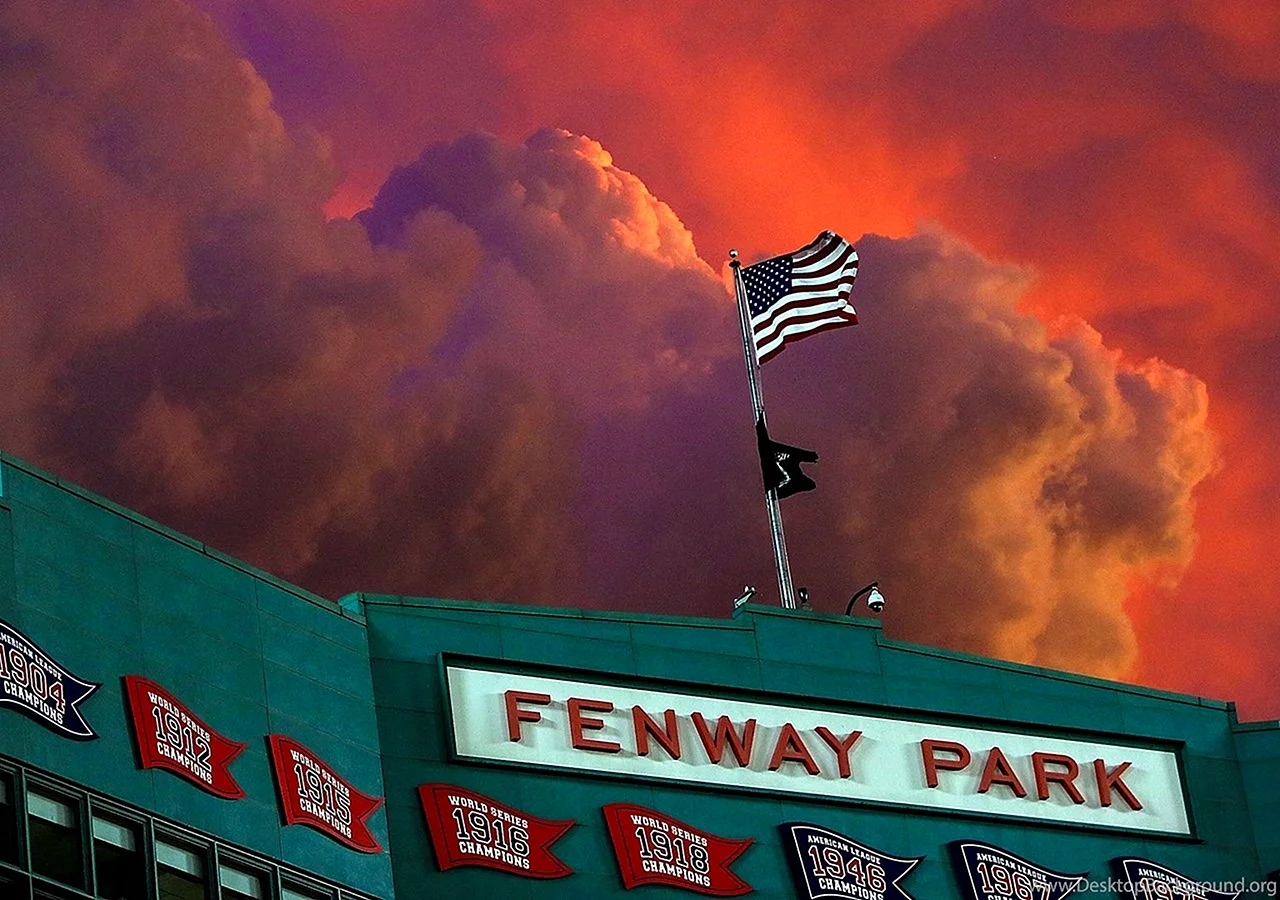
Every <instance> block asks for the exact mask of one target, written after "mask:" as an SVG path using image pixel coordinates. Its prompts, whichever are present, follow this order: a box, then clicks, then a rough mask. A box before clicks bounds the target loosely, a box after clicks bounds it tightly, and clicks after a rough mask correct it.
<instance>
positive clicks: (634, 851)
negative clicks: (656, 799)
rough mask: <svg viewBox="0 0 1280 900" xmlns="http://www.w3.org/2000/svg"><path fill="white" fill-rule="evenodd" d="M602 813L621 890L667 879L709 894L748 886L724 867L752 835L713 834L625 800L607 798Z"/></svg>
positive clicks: (738, 890) (743, 890) (726, 893)
mask: <svg viewBox="0 0 1280 900" xmlns="http://www.w3.org/2000/svg"><path fill="white" fill-rule="evenodd" d="M604 817H605V820H606V821H607V822H608V823H609V834H610V836H612V838H613V852H614V853H615V854H616V855H617V857H618V868H619V870H620V871H621V872H622V883H623V884H624V885H625V886H626V888H627V890H631V888H634V887H638V886H639V885H642V884H668V885H672V886H673V887H681V888H684V889H685V890H689V891H695V892H696V893H699V894H710V895H711V896H713V897H736V896H738V895H739V894H746V893H749V892H750V891H751V885H749V884H747V883H746V882H745V881H743V880H742V879H741V878H739V877H738V876H737V875H735V874H733V873H732V872H730V871H729V866H730V865H731V864H732V863H733V861H734V860H735V859H737V858H738V857H739V856H741V855H742V852H743V851H744V850H746V849H747V847H749V846H751V842H752V838H747V839H746V840H745V841H735V840H729V839H727V838H722V837H716V836H715V835H714V834H707V832H705V831H699V830H698V829H697V828H694V827H692V826H691V825H686V824H685V823H684V822H681V821H679V820H677V819H673V818H671V817H670V816H666V815H663V814H662V813H660V812H654V811H653V810H651V809H645V808H644V807H643V806H632V805H631V804H628V803H610V804H609V805H608V806H606V807H605V808H604Z"/></svg>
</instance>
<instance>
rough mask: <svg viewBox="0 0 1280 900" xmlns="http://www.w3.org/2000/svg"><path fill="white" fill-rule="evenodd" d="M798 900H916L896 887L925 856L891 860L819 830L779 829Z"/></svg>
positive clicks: (793, 826) (791, 826) (802, 827)
mask: <svg viewBox="0 0 1280 900" xmlns="http://www.w3.org/2000/svg"><path fill="white" fill-rule="evenodd" d="M778 828H779V829H780V830H781V831H782V843H783V849H784V850H786V853H787V862H789V863H790V864H791V874H792V875H793V876H794V878H795V882H796V890H797V891H798V896H799V897H800V898H801V900H844V898H847V897H855V898H859V900H914V898H913V897H912V896H911V895H910V894H908V893H907V892H906V889H905V888H903V887H902V886H901V885H900V884H898V882H899V881H900V880H901V879H902V878H904V877H905V876H906V875H907V873H909V872H910V871H911V870H912V869H914V868H915V867H916V864H917V863H919V862H920V860H922V859H924V857H923V856H919V857H906V858H899V857H897V856H889V855H888V854H886V853H883V852H881V851H880V850H875V849H873V848H871V847H868V846H866V845H865V844H860V843H858V842H857V841H855V840H853V838H850V837H847V836H846V835H843V834H839V833H837V832H835V831H831V830H829V829H827V828H821V827H819V826H817V825H809V824H807V823H804V822H787V823H785V824H783V825H779V826H778Z"/></svg>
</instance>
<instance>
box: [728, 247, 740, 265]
mask: <svg viewBox="0 0 1280 900" xmlns="http://www.w3.org/2000/svg"><path fill="white" fill-rule="evenodd" d="M729 265H731V266H733V267H734V268H735V269H736V268H737V267H738V251H737V250H730V251H729Z"/></svg>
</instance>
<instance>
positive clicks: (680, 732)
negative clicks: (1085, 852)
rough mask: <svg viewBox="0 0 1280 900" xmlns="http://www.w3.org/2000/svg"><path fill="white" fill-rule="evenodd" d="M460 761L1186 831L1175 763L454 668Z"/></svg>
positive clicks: (1105, 747)
mask: <svg viewBox="0 0 1280 900" xmlns="http://www.w3.org/2000/svg"><path fill="white" fill-rule="evenodd" d="M445 674H446V682H447V689H448V694H449V701H450V711H451V712H450V714H451V717H452V728H453V739H454V747H455V750H456V753H457V755H458V756H459V757H462V758H465V759H475V760H489V761H493V762H502V763H516V764H524V765H533V766H538V767H542V768H547V767H550V768H557V769H567V770H575V771H580V772H586V773H590V774H609V775H618V776H630V777H640V778H658V779H663V780H667V781H680V782H688V783H692V784H697V785H703V786H722V787H731V788H740V789H746V790H757V791H774V792H780V793H790V794H807V795H812V796H818V797H826V798H834V799H841V800H850V801H861V802H870V803H882V804H892V805H898V806H912V807H922V808H927V809H932V810H954V811H956V812H962V813H976V814H982V815H993V816H1008V817H1012V818H1017V819H1034V820H1037V821H1043V822H1054V823H1062V824H1070V825H1084V826H1101V827H1106V828H1119V829H1127V830H1133V831H1143V832H1154V833H1163V834H1176V835H1189V834H1190V833H1191V828H1190V823H1189V821H1188V817H1187V808H1186V803H1185V798H1184V794H1183V788H1182V778H1181V772H1180V768H1179V760H1178V757H1177V755H1176V754H1175V753H1174V752H1172V751H1169V750H1153V749H1148V748H1143V747H1134V746H1127V745H1124V744H1114V743H1100V742H1097V741H1092V740H1088V741H1081V740H1071V739H1067V738H1059V737H1045V736H1043V735H1034V734H1025V733H1019V732H1015V731H992V730H988V729H983V728H966V727H959V726H955V725H941V724H936V723H932V722H919V721H912V720H909V719H896V718H887V717H883V716H869V715H861V714H857V715H853V714H849V713H840V712H833V711H830V710H821V709H805V708H803V707H798V706H780V705H776V704H771V703H757V702H754V701H745V700H730V699H726V698H723V697H708V696H700V695H696V694H683V693H671V692H668V691H657V690H649V689H642V688H637V687H630V686H619V685H610V684H597V683H593V682H587V681H570V680H565V679H562V678H547V677H542V676H534V675H518V674H512V673H509V672H500V671H491V670H486V669H482V668H478V667H474V666H461V665H456V664H449V665H448V666H446V670H445Z"/></svg>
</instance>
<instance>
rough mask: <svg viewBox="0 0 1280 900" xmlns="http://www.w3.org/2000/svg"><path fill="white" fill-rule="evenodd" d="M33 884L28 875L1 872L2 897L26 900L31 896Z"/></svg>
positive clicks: (0, 888)
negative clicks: (31, 885)
mask: <svg viewBox="0 0 1280 900" xmlns="http://www.w3.org/2000/svg"><path fill="white" fill-rule="evenodd" d="M30 884H31V882H30V880H29V879H28V878H27V876H26V875H19V874H18V873H17V872H0V897H4V898H6V900H7V898H9V897H16V898H18V900H26V898H28V897H30V896H31V888H30V886H29V885H30Z"/></svg>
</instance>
